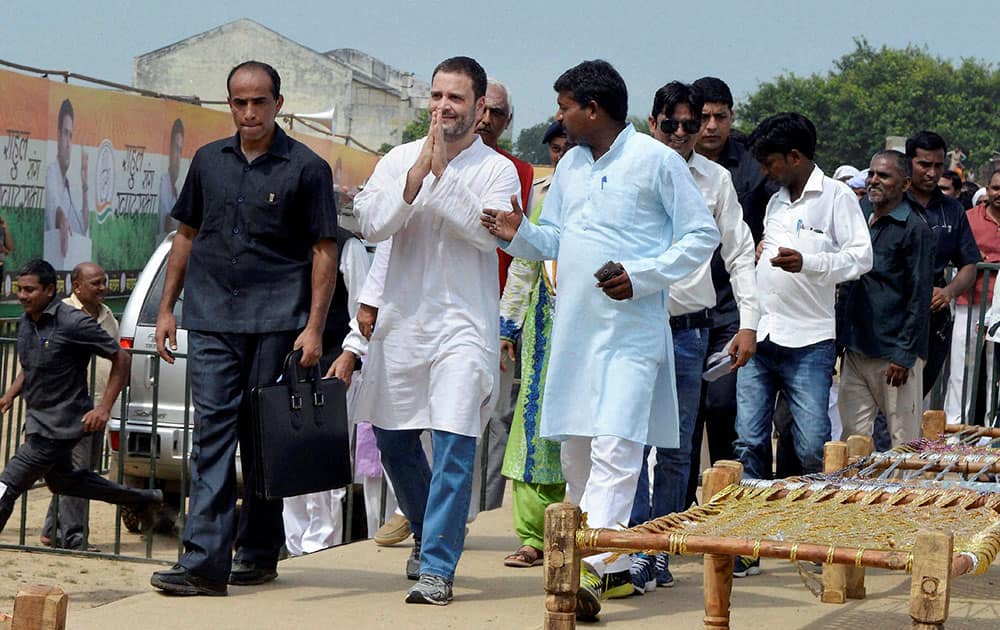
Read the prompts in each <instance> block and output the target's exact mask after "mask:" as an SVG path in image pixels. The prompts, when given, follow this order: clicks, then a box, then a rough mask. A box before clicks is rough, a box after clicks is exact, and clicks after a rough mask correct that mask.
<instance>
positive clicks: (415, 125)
mask: <svg viewBox="0 0 1000 630" xmlns="http://www.w3.org/2000/svg"><path fill="white" fill-rule="evenodd" d="M430 129H431V115H430V112H428V111H427V110H426V109H422V110H420V111H419V112H417V117H416V118H414V119H413V120H412V121H411V122H410V124H408V125H406V127H404V128H403V144H406V143H407V142H413V141H414V140H419V139H420V138H423V137H424V136H426V135H427V132H429V131H430Z"/></svg>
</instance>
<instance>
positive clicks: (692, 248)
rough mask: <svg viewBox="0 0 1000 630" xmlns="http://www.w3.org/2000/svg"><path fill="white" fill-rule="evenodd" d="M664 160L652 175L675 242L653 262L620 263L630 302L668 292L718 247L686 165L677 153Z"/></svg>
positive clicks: (708, 215)
mask: <svg viewBox="0 0 1000 630" xmlns="http://www.w3.org/2000/svg"><path fill="white" fill-rule="evenodd" d="M664 160H665V161H664V162H663V163H662V164H661V165H660V168H659V169H658V170H657V173H656V174H655V176H656V177H657V184H656V189H657V191H658V192H659V195H660V201H661V203H662V204H663V207H664V209H665V210H666V212H667V213H668V214H669V215H670V217H671V221H672V223H673V237H674V242H673V244H671V245H670V247H668V248H667V249H666V250H665V251H664V252H663V253H662V254H660V255H659V256H657V257H655V258H643V259H639V260H623V261H621V263H622V266H623V267H625V271H626V272H628V275H629V279H630V280H631V281H632V297H633V298H641V297H645V296H647V295H652V294H653V293H656V292H657V291H662V290H664V289H667V288H669V287H670V285H671V284H673V283H674V282H676V281H678V280H680V279H681V278H683V277H684V276H686V275H688V274H690V273H691V272H693V271H694V270H695V269H697V268H698V267H699V266H700V265H701V264H702V263H703V262H705V261H706V260H708V259H709V257H710V256H711V255H712V252H714V251H715V248H716V247H717V246H718V245H719V229H718V228H717V227H716V225H715V219H714V218H713V217H712V213H711V212H709V210H708V206H706V205H705V199H704V197H702V195H701V191H699V190H698V187H697V185H696V184H695V183H694V179H692V177H691V173H690V171H689V170H688V167H687V163H686V162H684V160H683V159H682V158H681V157H680V156H679V155H677V154H676V153H670V154H669V155H667V156H665V158H664ZM550 194H551V193H550ZM543 216H544V213H543Z"/></svg>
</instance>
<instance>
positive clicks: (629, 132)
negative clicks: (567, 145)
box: [583, 122, 636, 164]
mask: <svg viewBox="0 0 1000 630" xmlns="http://www.w3.org/2000/svg"><path fill="white" fill-rule="evenodd" d="M635 134H636V131H635V127H633V126H632V123H630V122H627V123H625V128H624V129H622V130H621V131H620V132H619V133H618V136H617V137H616V138H615V141H614V142H612V143H611V146H610V147H608V151H607V153H605V154H604V155H602V156H601V157H600V158H599V159H597V160H595V159H594V150H593V149H591V148H590V147H589V146H588V147H587V149H588V150H587V151H584V152H583V153H584V155H585V156H586V159H587V163H588V164H596V163H597V162H602V161H605V162H606V161H608V160H611V159H614V157H615V156H616V155H617V154H618V153H620V152H621V151H622V150H623V147H624V146H625V143H626V142H628V139H629V138H631V137H632V136H634V135H635Z"/></svg>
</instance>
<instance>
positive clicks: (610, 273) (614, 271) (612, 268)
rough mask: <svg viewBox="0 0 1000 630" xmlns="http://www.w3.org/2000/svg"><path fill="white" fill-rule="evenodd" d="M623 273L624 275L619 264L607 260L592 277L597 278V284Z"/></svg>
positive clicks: (622, 268)
mask: <svg viewBox="0 0 1000 630" xmlns="http://www.w3.org/2000/svg"><path fill="white" fill-rule="evenodd" d="M623 273H625V267H622V264H621V263H619V262H613V261H611V260H609V261H608V262H606V263H604V264H603V265H601V268H600V269H598V270H597V271H595V272H594V277H595V278H597V281H598V282H605V281H607V280H610V279H612V278H614V277H615V276H620V275H621V274H623Z"/></svg>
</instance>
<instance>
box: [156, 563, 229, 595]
mask: <svg viewBox="0 0 1000 630" xmlns="http://www.w3.org/2000/svg"><path fill="white" fill-rule="evenodd" d="M149 583H150V584H152V585H153V586H155V587H156V588H158V589H160V590H161V591H163V592H164V593H167V594H170V595H225V594H226V592H227V590H228V587H227V586H226V583H225V582H222V581H216V580H209V579H207V578H203V577H198V576H197V575H194V574H193V573H191V572H190V571H188V570H187V569H186V568H185V567H182V566H181V565H179V564H175V565H174V566H173V568H171V569H165V570H163V571H156V572H155V573H153V577H151V578H149Z"/></svg>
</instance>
